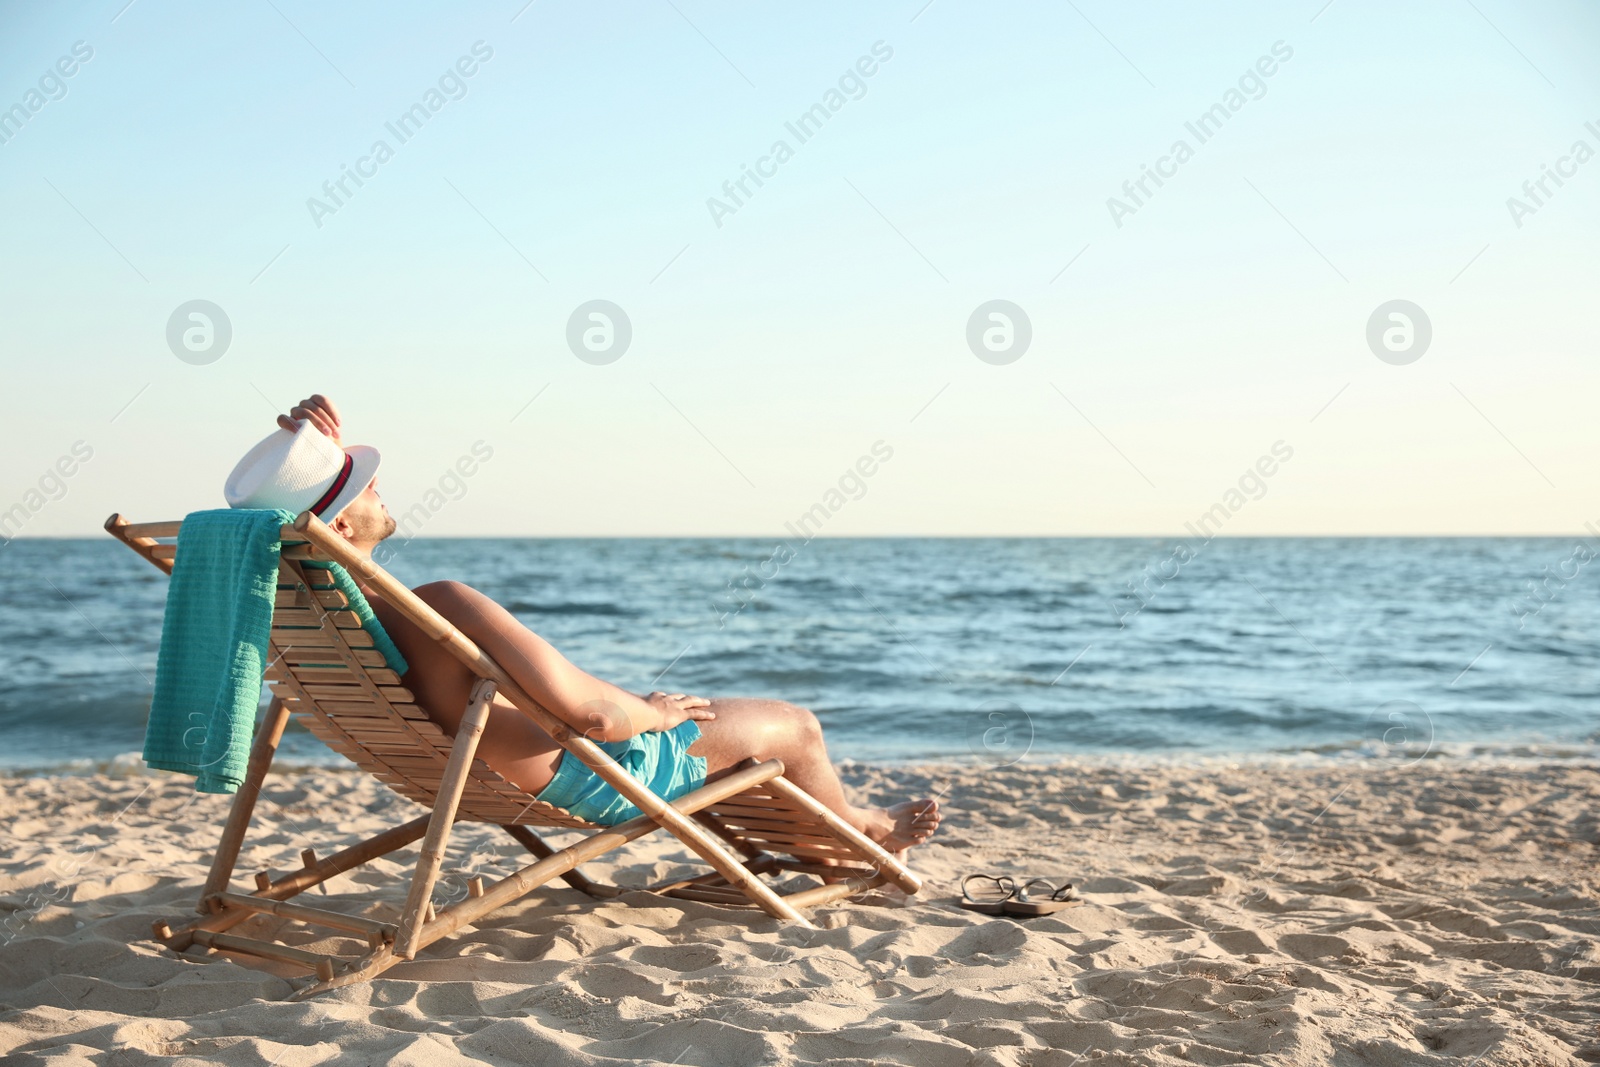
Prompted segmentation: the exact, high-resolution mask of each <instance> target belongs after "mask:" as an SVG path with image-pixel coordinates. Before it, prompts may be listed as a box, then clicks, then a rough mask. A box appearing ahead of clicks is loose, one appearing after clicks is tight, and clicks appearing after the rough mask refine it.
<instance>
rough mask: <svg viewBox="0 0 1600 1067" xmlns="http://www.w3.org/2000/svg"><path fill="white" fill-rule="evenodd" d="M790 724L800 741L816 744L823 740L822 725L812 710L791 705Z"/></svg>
mask: <svg viewBox="0 0 1600 1067" xmlns="http://www.w3.org/2000/svg"><path fill="white" fill-rule="evenodd" d="M789 724H790V725H789V728H790V729H791V730H792V731H793V732H794V735H795V737H796V739H797V740H799V741H802V742H804V743H806V744H814V743H816V742H819V741H821V740H822V723H820V722H818V721H817V717H816V715H815V714H813V713H812V711H811V709H810V708H802V707H799V706H797V705H795V704H790V705H789Z"/></svg>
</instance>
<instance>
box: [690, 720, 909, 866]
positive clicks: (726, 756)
mask: <svg viewBox="0 0 1600 1067" xmlns="http://www.w3.org/2000/svg"><path fill="white" fill-rule="evenodd" d="M710 710H711V711H714V712H716V715H717V717H716V718H715V719H709V720H706V721H703V722H701V723H699V724H698V725H699V727H700V734H701V736H700V739H699V740H698V741H696V742H695V743H694V744H693V745H691V746H690V747H689V754H690V755H691V756H704V757H705V759H706V777H707V778H708V779H713V778H718V777H720V776H721V775H723V774H726V773H727V772H728V771H730V770H732V769H733V768H734V767H736V766H738V765H739V763H740V762H742V761H743V760H745V759H748V758H750V757H752V756H754V757H755V758H756V759H773V758H776V759H781V760H782V761H783V767H784V771H783V776H784V777H785V778H787V779H788V780H789V781H791V782H793V783H794V784H795V785H797V786H799V787H800V788H801V789H804V790H805V791H806V792H807V793H810V794H811V795H812V796H813V797H815V798H816V799H817V800H818V801H820V802H821V803H822V804H823V805H825V806H826V807H828V808H829V809H830V810H832V811H834V812H837V813H838V814H839V815H841V816H843V817H844V818H845V820H846V821H848V822H849V823H850V824H851V825H852V826H854V827H855V828H856V829H858V830H860V831H861V832H862V833H864V834H866V835H867V836H868V837H870V838H872V839H873V840H874V841H877V842H878V843H879V844H881V845H883V847H884V848H886V849H888V850H889V851H890V852H899V851H901V850H902V849H905V848H908V847H910V846H911V845H920V844H921V843H922V842H924V841H926V840H927V839H928V838H929V836H930V835H932V833H933V831H934V830H935V829H937V828H938V825H939V806H938V803H937V802H936V801H934V800H933V799H931V798H924V799H922V800H909V801H905V802H904V803H900V804H896V805H894V806H893V807H890V808H858V807H856V806H855V805H853V804H851V803H850V802H849V800H847V799H846V798H845V795H844V786H843V784H842V783H840V781H839V775H838V772H836V771H835V770H834V769H833V763H832V761H831V760H829V759H828V749H827V745H826V744H825V743H824V741H823V738H822V726H821V725H820V724H819V723H818V722H817V717H816V716H815V715H813V714H812V713H811V712H809V711H807V710H806V709H805V708H800V707H796V706H795V705H793V704H787V703H785V702H783V701H781V700H758V699H753V698H749V697H728V698H724V699H720V700H713V701H712V702H711V707H710Z"/></svg>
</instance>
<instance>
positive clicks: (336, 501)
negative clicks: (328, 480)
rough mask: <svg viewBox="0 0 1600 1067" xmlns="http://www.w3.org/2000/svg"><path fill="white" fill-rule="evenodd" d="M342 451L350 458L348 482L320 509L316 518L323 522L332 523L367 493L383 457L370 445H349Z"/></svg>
mask: <svg viewBox="0 0 1600 1067" xmlns="http://www.w3.org/2000/svg"><path fill="white" fill-rule="evenodd" d="M344 451H345V454H346V455H348V456H349V457H350V480H349V481H347V482H345V483H344V488H343V489H341V490H339V495H338V496H336V497H334V498H333V502H332V503H331V504H329V505H328V506H327V507H325V508H323V509H322V514H320V515H319V516H318V518H320V519H321V520H322V521H323V522H332V521H333V520H334V518H335V517H337V516H338V514H339V512H341V511H343V510H344V509H345V508H347V507H349V506H350V505H351V504H352V503H353V502H354V501H355V499H356V497H358V496H360V495H361V494H362V493H364V492H366V491H367V486H369V485H371V484H372V479H373V478H375V477H377V474H378V464H379V463H381V462H382V461H383V456H381V455H380V454H379V453H378V450H377V449H376V448H373V447H372V446H371V445H349V446H347V447H346V448H345V450H344Z"/></svg>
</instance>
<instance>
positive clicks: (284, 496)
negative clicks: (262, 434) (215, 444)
mask: <svg viewBox="0 0 1600 1067" xmlns="http://www.w3.org/2000/svg"><path fill="white" fill-rule="evenodd" d="M295 421H296V422H297V424H298V428H297V429H296V430H295V431H294V432H293V433H290V432H289V431H288V430H285V429H282V428H280V429H277V430H274V431H273V432H272V435H271V436H270V437H267V438H266V439H265V440H263V441H262V442H261V443H260V444H258V445H256V446H255V447H254V448H252V449H251V450H250V451H249V452H246V453H245V457H244V458H243V459H241V460H240V461H239V465H238V466H236V467H234V468H233V473H232V474H230V475H228V482H227V484H226V485H225V486H223V489H222V493H223V495H224V496H225V497H227V500H228V506H229V507H230V508H282V509H283V510H285V511H292V512H295V513H296V514H299V513H300V512H302V511H310V512H312V513H313V514H314V515H316V516H317V517H318V518H319V519H322V520H323V521H324V522H332V521H333V518H334V516H336V515H338V514H339V512H341V511H343V510H344V509H345V506H346V505H348V504H349V503H350V502H351V501H352V500H354V499H355V498H356V497H358V496H360V495H361V494H362V493H363V492H364V491H365V490H366V488H367V486H368V485H370V484H372V479H373V476H374V475H376V474H377V473H378V463H379V461H380V460H381V458H382V457H381V456H379V455H378V450H377V449H375V448H370V447H368V446H367V445H351V446H350V447H349V448H340V447H339V446H338V445H336V444H334V443H333V439H332V438H331V437H328V436H327V435H326V434H324V433H323V432H322V431H321V430H319V429H317V428H316V427H315V426H313V425H312V424H311V423H310V422H308V421H306V420H305V419H297V420H295Z"/></svg>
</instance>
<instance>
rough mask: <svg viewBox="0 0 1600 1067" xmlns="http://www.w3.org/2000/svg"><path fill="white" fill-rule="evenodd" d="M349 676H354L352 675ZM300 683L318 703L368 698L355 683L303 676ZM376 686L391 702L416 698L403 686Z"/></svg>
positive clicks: (395, 702) (397, 702) (406, 701)
mask: <svg viewBox="0 0 1600 1067" xmlns="http://www.w3.org/2000/svg"><path fill="white" fill-rule="evenodd" d="M351 677H354V675H352V676H351ZM367 677H368V680H369V681H370V680H372V678H371V675H370V674H369V675H368V676H367ZM300 683H301V685H300V688H301V689H303V690H305V691H306V693H307V694H308V695H310V696H314V697H316V698H317V701H318V703H321V702H322V701H323V700H324V699H327V700H334V701H343V702H348V701H356V702H358V703H359V702H361V701H363V700H366V699H369V698H368V697H367V691H366V690H365V689H363V688H361V687H360V686H356V685H336V684H332V683H326V682H311V681H308V680H307V679H304V678H301V679H300ZM377 688H378V692H379V693H380V694H381V695H382V696H383V698H384V699H385V700H387V701H388V702H389V703H391V704H411V703H414V702H415V701H416V699H417V698H416V696H415V695H414V694H413V693H412V692H411V690H409V689H406V688H405V687H403V686H398V685H380V686H378V687H377Z"/></svg>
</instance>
